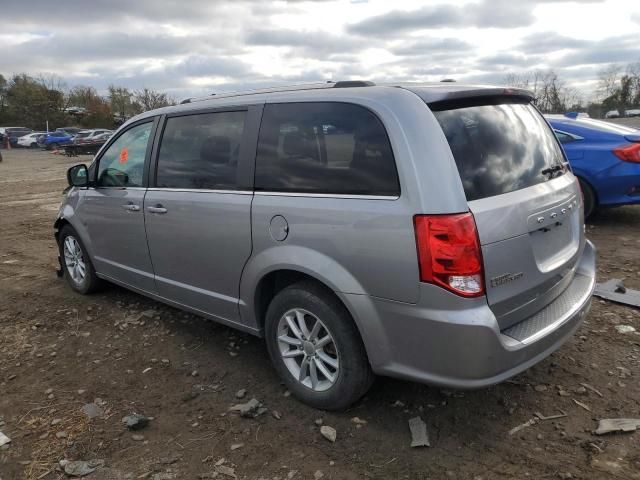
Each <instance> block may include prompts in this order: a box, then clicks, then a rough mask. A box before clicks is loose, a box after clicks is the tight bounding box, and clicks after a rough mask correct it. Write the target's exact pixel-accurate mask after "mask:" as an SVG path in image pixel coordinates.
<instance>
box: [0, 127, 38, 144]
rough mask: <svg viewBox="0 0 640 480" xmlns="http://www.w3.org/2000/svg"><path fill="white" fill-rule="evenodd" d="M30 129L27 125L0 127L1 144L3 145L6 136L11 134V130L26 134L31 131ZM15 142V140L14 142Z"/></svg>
mask: <svg viewBox="0 0 640 480" xmlns="http://www.w3.org/2000/svg"><path fill="white" fill-rule="evenodd" d="M31 131H32V130H31V129H30V128H27V127H0V142H2V144H3V145H4V140H5V137H6V136H9V137H10V136H11V134H12V132H13V133H14V134H15V133H17V132H24V133H23V135H24V134H27V133H29V132H31ZM14 143H15V142H14Z"/></svg>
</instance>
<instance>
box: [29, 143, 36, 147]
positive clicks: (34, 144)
mask: <svg viewBox="0 0 640 480" xmlns="http://www.w3.org/2000/svg"><path fill="white" fill-rule="evenodd" d="M29 147H31V148H38V144H37V143H36V142H33V143H32V144H31V145H29Z"/></svg>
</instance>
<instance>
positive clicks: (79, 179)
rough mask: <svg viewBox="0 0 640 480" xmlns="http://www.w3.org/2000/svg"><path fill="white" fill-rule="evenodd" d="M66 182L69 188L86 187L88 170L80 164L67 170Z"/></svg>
mask: <svg viewBox="0 0 640 480" xmlns="http://www.w3.org/2000/svg"><path fill="white" fill-rule="evenodd" d="M67 182H69V186H70V187H88V186H89V170H87V166H86V165H85V164H84V163H80V164H78V165H74V166H73V167H71V168H70V169H69V170H67Z"/></svg>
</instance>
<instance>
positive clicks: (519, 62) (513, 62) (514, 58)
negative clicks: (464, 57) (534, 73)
mask: <svg viewBox="0 0 640 480" xmlns="http://www.w3.org/2000/svg"><path fill="white" fill-rule="evenodd" d="M537 63H538V62H535V61H534V60H533V59H532V58H530V57H527V56H526V55H523V54H521V53H507V52H503V53H497V54H495V55H490V56H487V57H481V58H479V59H478V60H477V62H476V64H477V65H479V66H480V67H482V69H483V70H489V69H501V70H502V69H504V67H531V66H533V65H536V64H537Z"/></svg>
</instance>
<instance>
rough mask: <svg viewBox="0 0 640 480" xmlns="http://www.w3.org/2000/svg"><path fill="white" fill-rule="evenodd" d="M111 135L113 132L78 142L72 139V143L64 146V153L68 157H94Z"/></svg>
mask: <svg viewBox="0 0 640 480" xmlns="http://www.w3.org/2000/svg"><path fill="white" fill-rule="evenodd" d="M112 135H113V132H105V133H100V134H98V135H94V136H92V137H89V138H87V137H85V138H82V139H80V141H76V138H74V140H73V142H71V143H70V144H67V145H65V146H64V150H65V153H66V154H67V155H68V156H70V157H73V156H77V155H81V154H87V155H95V154H96V153H98V150H100V147H102V145H104V144H105V143H106V142H107V141H108V140H109V139H110V138H111V136H112Z"/></svg>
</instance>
